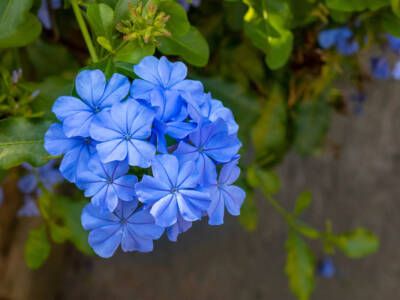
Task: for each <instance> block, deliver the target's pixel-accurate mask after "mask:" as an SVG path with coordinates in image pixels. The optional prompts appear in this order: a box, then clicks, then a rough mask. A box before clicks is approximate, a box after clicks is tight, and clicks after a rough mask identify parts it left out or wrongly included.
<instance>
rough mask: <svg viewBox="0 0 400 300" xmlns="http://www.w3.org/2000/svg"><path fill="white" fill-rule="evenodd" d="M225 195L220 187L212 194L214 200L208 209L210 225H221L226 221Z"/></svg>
mask: <svg viewBox="0 0 400 300" xmlns="http://www.w3.org/2000/svg"><path fill="white" fill-rule="evenodd" d="M224 212H225V205H224V197H223V195H222V193H221V191H220V190H219V189H215V190H214V191H213V194H212V200H211V203H210V206H209V208H208V210H207V213H208V216H209V220H208V224H210V225H221V224H223V223H224Z"/></svg>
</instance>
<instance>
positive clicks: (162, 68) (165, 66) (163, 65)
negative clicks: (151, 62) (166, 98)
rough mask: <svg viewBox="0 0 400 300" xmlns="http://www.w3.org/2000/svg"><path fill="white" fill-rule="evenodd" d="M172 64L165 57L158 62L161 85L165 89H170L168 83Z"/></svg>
mask: <svg viewBox="0 0 400 300" xmlns="http://www.w3.org/2000/svg"><path fill="white" fill-rule="evenodd" d="M170 64H171V63H170V62H169V61H168V59H167V58H166V57H165V56H162V57H161V58H160V60H159V62H158V68H157V69H158V74H159V78H160V83H161V84H162V86H163V87H164V88H168V83H169V80H170V76H171V67H172V66H170Z"/></svg>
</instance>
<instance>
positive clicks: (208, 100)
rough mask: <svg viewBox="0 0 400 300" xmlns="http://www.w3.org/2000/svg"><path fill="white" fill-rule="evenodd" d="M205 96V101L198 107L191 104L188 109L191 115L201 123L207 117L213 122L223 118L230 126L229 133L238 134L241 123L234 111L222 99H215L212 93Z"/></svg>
mask: <svg viewBox="0 0 400 300" xmlns="http://www.w3.org/2000/svg"><path fill="white" fill-rule="evenodd" d="M203 98H204V101H203V102H204V103H203V104H202V105H201V106H200V107H198V108H197V109H196V107H193V106H192V105H189V108H188V111H189V114H190V116H191V117H192V118H193V119H194V120H195V121H196V122H197V123H201V121H202V119H207V120H209V121H211V122H214V121H216V120H218V119H222V120H224V121H225V122H226V125H227V126H228V134H229V135H233V134H236V133H237V132H238V130H239V125H238V124H237V123H236V121H235V118H234V116H233V114H232V111H231V110H230V109H229V108H226V107H225V106H224V105H223V104H222V102H221V101H219V100H215V99H213V98H212V97H211V94H210V93H207V94H204V96H203Z"/></svg>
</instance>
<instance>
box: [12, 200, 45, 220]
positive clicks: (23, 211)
mask: <svg viewBox="0 0 400 300" xmlns="http://www.w3.org/2000/svg"><path fill="white" fill-rule="evenodd" d="M17 216H18V217H36V216H40V211H39V208H38V207H37V205H36V202H35V200H34V199H33V198H32V197H31V196H29V195H25V196H24V205H23V206H22V207H21V208H20V209H19V210H18V212H17Z"/></svg>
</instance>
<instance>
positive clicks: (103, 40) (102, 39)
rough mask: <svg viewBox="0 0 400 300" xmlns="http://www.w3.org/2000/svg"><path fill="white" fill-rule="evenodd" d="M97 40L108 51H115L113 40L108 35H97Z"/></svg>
mask: <svg viewBox="0 0 400 300" xmlns="http://www.w3.org/2000/svg"><path fill="white" fill-rule="evenodd" d="M96 41H97V42H98V43H99V45H100V46H102V47H103V48H104V49H106V50H107V51H108V52H113V47H112V45H111V42H110V41H109V40H108V39H107V38H106V37H104V36H99V37H97V39H96Z"/></svg>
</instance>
